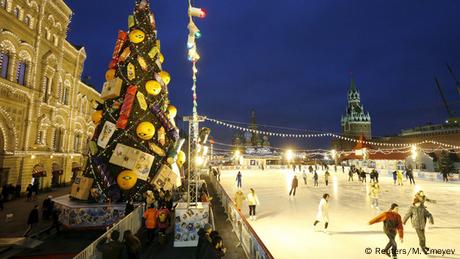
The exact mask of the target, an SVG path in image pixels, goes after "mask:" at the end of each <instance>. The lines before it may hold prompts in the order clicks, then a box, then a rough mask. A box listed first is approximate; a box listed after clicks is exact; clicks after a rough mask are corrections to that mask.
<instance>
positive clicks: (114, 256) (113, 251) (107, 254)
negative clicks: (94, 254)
mask: <svg viewBox="0 0 460 259" xmlns="http://www.w3.org/2000/svg"><path fill="white" fill-rule="evenodd" d="M119 237H120V232H119V231H118V230H114V231H112V233H110V234H109V235H108V237H107V238H103V239H102V240H101V241H100V242H99V244H97V246H96V248H97V250H99V251H101V253H102V259H121V258H123V249H124V245H123V243H122V242H120V241H119V240H118V239H119Z"/></svg>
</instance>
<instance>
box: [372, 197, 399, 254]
mask: <svg viewBox="0 0 460 259" xmlns="http://www.w3.org/2000/svg"><path fill="white" fill-rule="evenodd" d="M382 221H383V232H385V234H386V235H387V236H388V239H389V241H388V244H387V246H386V247H385V249H384V252H385V253H386V254H387V255H388V256H390V254H389V250H390V248H391V253H392V254H393V258H394V259H396V258H397V255H396V250H397V249H398V245H397V244H396V240H395V237H396V231H397V232H398V234H399V238H400V240H401V243H402V242H403V237H404V228H403V224H402V220H401V216H400V215H399V213H398V204H396V203H393V204H391V207H390V210H389V211H385V212H383V213H382V214H380V215H378V216H377V217H375V218H373V219H372V220H371V221H369V225H372V224H374V223H378V222H382Z"/></svg>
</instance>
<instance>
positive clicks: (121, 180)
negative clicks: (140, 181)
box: [117, 170, 137, 191]
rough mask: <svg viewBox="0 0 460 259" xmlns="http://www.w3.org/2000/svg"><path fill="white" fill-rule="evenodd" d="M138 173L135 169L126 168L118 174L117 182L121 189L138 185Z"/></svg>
mask: <svg viewBox="0 0 460 259" xmlns="http://www.w3.org/2000/svg"><path fill="white" fill-rule="evenodd" d="M136 182H137V175H136V173H135V172H134V171H131V170H125V171H122V172H121V173H120V174H118V177H117V184H118V186H120V189H122V190H124V191H127V190H129V189H131V188H133V187H134V185H136Z"/></svg>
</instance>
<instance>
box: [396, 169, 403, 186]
mask: <svg viewBox="0 0 460 259" xmlns="http://www.w3.org/2000/svg"><path fill="white" fill-rule="evenodd" d="M396 174H397V177H398V185H403V174H402V172H401V170H398V171H396Z"/></svg>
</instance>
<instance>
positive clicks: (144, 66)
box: [137, 56, 148, 71]
mask: <svg viewBox="0 0 460 259" xmlns="http://www.w3.org/2000/svg"><path fill="white" fill-rule="evenodd" d="M137 62H138V63H139V66H141V68H142V70H144V71H147V70H148V66H147V62H145V59H144V58H143V57H141V56H137Z"/></svg>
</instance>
